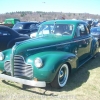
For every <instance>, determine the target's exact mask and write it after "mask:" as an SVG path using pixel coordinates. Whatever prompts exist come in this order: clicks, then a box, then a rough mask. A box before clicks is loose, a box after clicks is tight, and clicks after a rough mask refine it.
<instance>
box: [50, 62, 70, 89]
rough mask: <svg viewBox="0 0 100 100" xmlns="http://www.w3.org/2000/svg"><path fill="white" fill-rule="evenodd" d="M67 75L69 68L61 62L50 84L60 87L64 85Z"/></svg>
mask: <svg viewBox="0 0 100 100" xmlns="http://www.w3.org/2000/svg"><path fill="white" fill-rule="evenodd" d="M68 76H69V68H68V66H67V64H62V65H61V67H60V69H59V71H58V73H57V75H56V77H55V79H54V80H53V81H52V83H51V86H52V87H54V88H62V87H64V86H65V85H66V83H67V80H68Z"/></svg>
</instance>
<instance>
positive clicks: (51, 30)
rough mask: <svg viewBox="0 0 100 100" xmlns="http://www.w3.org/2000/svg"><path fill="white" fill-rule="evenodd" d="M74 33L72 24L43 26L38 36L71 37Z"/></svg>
mask: <svg viewBox="0 0 100 100" xmlns="http://www.w3.org/2000/svg"><path fill="white" fill-rule="evenodd" d="M72 31H73V25H72V24H46V25H41V26H40V29H39V31H38V35H47V34H55V35H71V34H72Z"/></svg>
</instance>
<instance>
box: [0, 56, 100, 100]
mask: <svg viewBox="0 0 100 100" xmlns="http://www.w3.org/2000/svg"><path fill="white" fill-rule="evenodd" d="M52 99H53V100H100V55H99V56H98V57H97V58H95V59H91V60H90V61H89V62H87V63H86V64H84V65H83V66H82V67H81V68H79V70H78V71H77V72H76V73H74V75H72V76H70V77H69V80H68V83H67V85H66V86H65V87H64V88H62V89H53V88H51V87H50V86H49V85H48V86H47V87H46V88H27V89H26V90H24V89H22V86H21V84H18V83H13V82H8V81H4V80H1V79H0V100H52Z"/></svg>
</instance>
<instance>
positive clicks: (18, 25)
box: [13, 23, 23, 29]
mask: <svg viewBox="0 0 100 100" xmlns="http://www.w3.org/2000/svg"><path fill="white" fill-rule="evenodd" d="M13 29H23V24H20V23H17V24H15V25H14V26H13Z"/></svg>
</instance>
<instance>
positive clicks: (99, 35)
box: [90, 27, 100, 46]
mask: <svg viewBox="0 0 100 100" xmlns="http://www.w3.org/2000/svg"><path fill="white" fill-rule="evenodd" d="M90 32H91V34H92V35H93V36H94V37H95V38H96V39H97V40H98V42H99V46H100V27H92V28H91V30H90Z"/></svg>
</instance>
